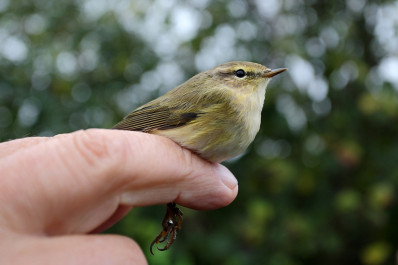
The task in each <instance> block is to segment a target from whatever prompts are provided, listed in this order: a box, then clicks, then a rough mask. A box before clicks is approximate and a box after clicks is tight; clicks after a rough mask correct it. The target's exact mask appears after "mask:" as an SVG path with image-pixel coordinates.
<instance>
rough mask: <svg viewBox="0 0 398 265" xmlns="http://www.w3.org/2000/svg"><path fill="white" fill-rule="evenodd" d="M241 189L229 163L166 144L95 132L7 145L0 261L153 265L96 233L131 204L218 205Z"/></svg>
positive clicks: (2, 159)
mask: <svg viewBox="0 0 398 265" xmlns="http://www.w3.org/2000/svg"><path fill="white" fill-rule="evenodd" d="M237 192H238V183H237V181H236V179H235V177H234V176H233V175H232V174H231V173H230V172H229V171H228V169H226V168H225V167H224V166H222V165H220V164H217V163H211V162H208V161H206V160H203V159H201V158H200V157H198V156H197V155H195V154H193V153H192V152H190V151H189V150H186V149H184V148H182V147H180V146H179V145H177V144H176V143H174V142H173V141H171V140H170V139H168V138H165V137H161V136H156V135H150V134H145V133H140V132H131V131H120V130H106V129H90V130H85V131H77V132H73V133H69V134H61V135H57V136H54V137H29V138H22V139H18V140H13V141H8V142H4V143H1V144H0V264H147V261H146V258H145V256H144V254H143V251H142V250H141V248H140V247H139V246H138V245H137V243H136V242H135V241H134V240H133V239H131V238H128V237H125V236H121V235H99V234H96V233H97V232H100V231H103V230H105V229H107V228H109V227H110V226H112V225H113V224H115V223H116V222H117V221H118V220H120V219H121V218H122V217H123V216H124V215H125V214H127V212H128V211H129V210H130V209H131V208H132V207H142V206H148V205H156V204H166V203H168V202H171V201H174V202H176V203H177V204H179V205H182V206H185V207H189V208H193V209H199V210H210V209H217V208H220V207H223V206H226V205H228V204H229V203H231V202H232V201H233V200H234V199H235V197H236V195H237Z"/></svg>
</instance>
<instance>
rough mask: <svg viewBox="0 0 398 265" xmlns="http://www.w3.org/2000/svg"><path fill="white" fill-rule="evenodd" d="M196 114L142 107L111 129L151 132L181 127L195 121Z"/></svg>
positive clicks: (165, 108) (156, 107) (154, 106)
mask: <svg viewBox="0 0 398 265" xmlns="http://www.w3.org/2000/svg"><path fill="white" fill-rule="evenodd" d="M198 115H199V114H198V113H193V112H182V113H181V110H179V111H178V112H176V111H175V109H171V108H169V107H159V106H156V105H151V106H147V107H146V106H143V107H141V108H138V109H136V110H134V111H133V112H131V113H130V114H129V115H127V116H126V117H124V119H123V120H122V121H120V122H119V123H118V124H116V125H115V126H114V127H113V129H119V130H130V131H143V132H151V131H152V130H156V129H157V130H165V129H171V128H176V127H179V126H183V125H185V124H187V123H188V122H190V121H192V120H194V119H196V118H197V117H198Z"/></svg>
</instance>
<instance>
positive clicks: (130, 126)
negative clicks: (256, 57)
mask: <svg viewBox="0 0 398 265" xmlns="http://www.w3.org/2000/svg"><path fill="white" fill-rule="evenodd" d="M285 70H286V69H285V68H283V69H276V70H271V69H268V68H266V67H265V66H262V65H260V64H256V63H251V62H230V63H226V64H222V65H219V66H217V67H215V68H213V69H210V70H208V71H205V72H202V73H199V74H197V75H195V76H194V77H192V78H190V79H189V80H187V81H186V82H185V83H183V84H181V85H180V86H178V87H176V88H175V89H173V90H171V91H170V92H168V93H166V94H165V95H163V96H161V97H159V98H157V99H155V100H152V101H150V102H148V103H147V104H145V105H143V106H141V107H139V108H137V109H136V110H134V111H132V112H131V113H130V114H129V115H127V116H126V117H125V118H124V119H123V120H122V121H121V122H119V123H118V124H116V125H115V127H114V129H122V130H132V131H143V132H147V133H152V134H158V135H163V136H166V137H169V138H171V139H172V140H173V141H175V142H177V143H178V144H180V145H182V146H184V147H186V148H188V149H190V150H192V151H194V152H196V153H198V154H199V155H200V156H202V157H203V158H205V159H208V160H210V161H214V162H221V161H223V160H226V159H229V158H232V157H235V156H237V155H239V154H240V153H242V152H244V151H245V149H246V148H247V147H248V145H249V144H250V143H251V142H252V141H253V139H254V137H255V135H256V134H257V132H258V130H259V128H260V120H261V110H262V107H263V102H264V97H265V91H266V87H267V84H268V82H269V79H270V78H271V77H272V76H274V75H276V74H279V73H281V72H283V71H285Z"/></svg>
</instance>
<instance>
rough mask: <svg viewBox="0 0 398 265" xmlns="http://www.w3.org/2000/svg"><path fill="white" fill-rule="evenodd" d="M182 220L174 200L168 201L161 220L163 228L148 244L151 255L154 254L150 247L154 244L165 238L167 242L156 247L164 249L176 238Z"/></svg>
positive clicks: (163, 240)
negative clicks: (162, 245) (161, 246)
mask: <svg viewBox="0 0 398 265" xmlns="http://www.w3.org/2000/svg"><path fill="white" fill-rule="evenodd" d="M182 221H183V218H182V212H181V211H180V209H178V207H177V206H176V203H174V202H171V203H168V204H167V210H166V214H165V216H164V218H163V221H162V227H163V230H162V231H161V232H160V234H159V235H158V236H157V237H156V238H155V240H153V241H152V243H151V246H150V251H151V254H152V255H154V254H153V251H152V248H153V246H154V245H155V244H159V243H162V242H165V241H166V240H167V243H166V245H165V246H164V247H163V248H158V247H157V249H158V250H160V251H165V250H168V249H169V248H170V246H171V245H172V244H173V242H174V241H175V239H176V238H177V232H178V231H179V230H180V229H181V226H182ZM170 236H171V238H170Z"/></svg>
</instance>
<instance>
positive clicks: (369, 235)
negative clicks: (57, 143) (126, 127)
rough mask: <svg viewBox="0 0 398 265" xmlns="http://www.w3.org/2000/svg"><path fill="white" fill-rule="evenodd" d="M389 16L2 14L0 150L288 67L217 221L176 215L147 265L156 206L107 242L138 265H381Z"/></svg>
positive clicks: (386, 234)
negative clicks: (230, 74) (246, 65)
mask: <svg viewBox="0 0 398 265" xmlns="http://www.w3.org/2000/svg"><path fill="white" fill-rule="evenodd" d="M397 14H398V2H397V1H366V0H346V1H316V0H310V1H304V0H284V1H278V0H267V1H261V0H257V1H255V0H252V1H242V0H232V1H225V0H220V1H194V0H192V1H178V0H172V1H163V0H156V1H155V0H153V1H144V0H139V1H127V0H112V1H111V0H79V1H48V0H35V1H32V0H15V1H11V0H0V140H1V141H6V140H10V139H16V138H21V137H26V136H37V135H41V136H51V135H55V134H59V133H66V132H72V131H75V130H79V129H86V128H92V127H98V128H110V127H111V126H112V125H114V124H115V123H116V122H117V121H119V120H120V119H121V118H122V117H123V116H124V115H125V114H127V113H128V112H129V111H131V110H133V109H134V108H136V107H138V106H139V105H141V104H143V103H145V102H147V101H149V100H150V99H152V98H154V97H157V96H159V95H161V94H163V93H165V92H166V91H169V90H170V89H172V88H173V87H175V86H176V85H178V84H180V83H182V82H183V81H184V80H186V79H188V78H189V77H191V76H192V75H194V74H196V73H197V72H199V71H203V70H206V69H209V68H211V67H213V66H215V65H217V64H220V63H223V62H226V61H232V60H247V61H254V62H258V63H262V64H265V65H267V66H268V67H270V68H276V67H288V68H289V71H288V72H287V73H284V74H283V75H280V76H278V77H276V78H275V79H274V80H273V81H272V82H271V84H270V85H269V87H268V92H267V97H266V100H265V105H264V110H263V113H262V127H261V130H260V132H259V134H258V135H257V138H256V140H255V142H254V143H253V144H252V145H251V147H250V148H249V149H248V150H247V152H246V154H245V155H243V156H241V157H240V158H237V159H235V160H233V161H230V162H227V163H225V164H226V166H228V167H229V168H230V170H231V171H232V172H233V173H234V174H235V175H236V176H237V178H238V180H239V183H240V186H239V195H238V197H237V198H236V200H235V201H234V202H233V203H232V204H231V205H229V206H228V207H225V208H223V209H219V210H216V211H209V212H198V211H192V210H189V209H183V211H184V213H185V221H184V226H183V229H182V231H181V232H180V234H179V237H178V239H177V241H176V243H175V244H174V245H173V246H172V248H171V249H170V250H169V251H167V252H162V253H160V252H157V253H156V255H155V256H151V255H149V244H150V242H151V241H152V240H153V238H154V237H155V236H156V235H157V233H159V232H160V229H161V227H160V221H161V219H162V218H163V213H164V209H165V208H164V206H152V207H145V208H140V209H134V210H133V211H132V212H131V213H130V214H129V215H128V216H127V217H126V218H124V219H123V220H122V221H121V222H120V223H118V224H117V225H116V226H115V227H113V228H112V229H110V231H109V232H111V233H119V234H123V235H127V236H130V237H132V238H134V239H135V240H137V241H138V242H139V244H141V246H142V247H143V249H144V251H145V252H146V254H148V260H149V263H150V264H162V265H165V264H173V265H183V264H184V265H185V264H187V265H188V264H231V265H234V264H270V265H284V264H287V265H290V264H292V265H293V264H350V265H353V264H365V265H379V264H393V263H395V256H396V251H397V248H398V225H397V224H398V222H397V219H398V206H397V194H396V192H397V184H398V183H397V182H398V123H397V121H398V15H397Z"/></svg>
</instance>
